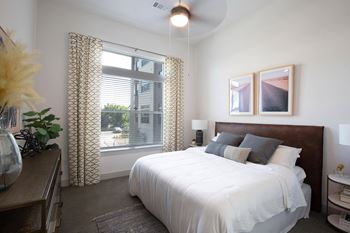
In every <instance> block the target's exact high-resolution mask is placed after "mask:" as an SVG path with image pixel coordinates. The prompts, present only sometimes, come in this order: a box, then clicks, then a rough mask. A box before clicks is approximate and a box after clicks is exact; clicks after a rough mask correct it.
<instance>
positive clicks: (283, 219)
mask: <svg viewBox="0 0 350 233" xmlns="http://www.w3.org/2000/svg"><path fill="white" fill-rule="evenodd" d="M215 131H216V132H223V131H225V132H233V133H239V134H245V133H251V134H255V135H258V136H264V137H272V138H278V139H281V140H283V141H284V144H285V145H288V146H293V147H301V148H303V151H302V154H301V158H300V159H299V161H298V165H299V166H300V167H302V168H303V169H304V170H305V172H306V174H307V178H306V180H305V184H303V185H300V184H299V183H298V181H297V180H296V178H295V176H293V175H291V171H290V170H289V169H286V168H283V167H281V166H274V165H265V166H263V165H256V164H252V163H249V164H240V163H235V162H228V161H227V160H226V159H225V158H222V157H218V156H215V155H211V154H207V153H204V152H203V151H201V150H200V149H199V148H191V149H188V150H185V151H182V152H171V153H163V154H154V155H150V156H146V157H143V158H141V159H139V160H138V161H137V162H136V163H135V165H134V167H133V168H132V171H131V173H130V180H129V181H130V182H129V183H130V193H131V194H132V195H135V196H138V197H139V198H140V199H141V200H142V202H143V204H144V205H145V207H146V208H147V209H148V210H149V211H150V212H151V213H152V214H153V215H155V216H156V217H157V218H158V219H159V220H161V221H162V222H163V223H164V225H165V226H166V227H167V228H168V230H169V231H170V232H171V233H175V232H179V233H183V232H188V233H190V232H197V233H202V232H213V233H214V232H217V233H219V232H220V233H225V232H227V233H235V232H251V233H255V232H259V233H264V232H266V233H267V232H269V233H273V232H276V233H277V232H288V231H289V230H290V229H291V228H292V227H293V226H294V225H295V223H296V222H297V220H298V219H300V218H303V217H307V215H308V211H309V209H310V207H311V209H312V210H315V211H319V210H320V207H321V179H322V158H323V127H318V126H288V125H263V124H242V123H223V122H217V123H216V125H215ZM311 190H312V192H311ZM310 199H311V201H310Z"/></svg>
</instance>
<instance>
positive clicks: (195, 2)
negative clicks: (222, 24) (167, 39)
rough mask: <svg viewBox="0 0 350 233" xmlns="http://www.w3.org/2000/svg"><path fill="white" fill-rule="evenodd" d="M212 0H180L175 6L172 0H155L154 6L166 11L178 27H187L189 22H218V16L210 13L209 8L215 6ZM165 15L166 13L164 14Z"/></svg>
mask: <svg viewBox="0 0 350 233" xmlns="http://www.w3.org/2000/svg"><path fill="white" fill-rule="evenodd" d="M211 1H212V0H206V1H203V0H186V2H185V3H184V2H183V1H181V0H179V1H178V2H177V3H176V5H175V6H174V5H173V4H174V3H173V1H170V0H155V1H154V2H153V7H155V8H158V9H160V10H162V11H163V12H164V13H166V18H167V20H169V19H170V22H171V24H172V25H173V26H175V27H177V28H181V27H185V26H186V25H187V24H188V23H189V22H190V23H191V25H192V26H193V25H201V26H204V27H205V26H210V25H213V24H216V21H217V20H216V16H213V14H212V13H209V14H208V9H210V7H212V6H213V3H211ZM164 16H165V15H164Z"/></svg>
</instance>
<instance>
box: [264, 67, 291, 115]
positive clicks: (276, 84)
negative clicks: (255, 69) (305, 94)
mask: <svg viewBox="0 0 350 233" xmlns="http://www.w3.org/2000/svg"><path fill="white" fill-rule="evenodd" d="M293 83H294V65H290V66H284V67H279V68H274V69H269V70H264V71H261V72H260V73H259V114H261V115H292V110H293Z"/></svg>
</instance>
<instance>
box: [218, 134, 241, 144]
mask: <svg viewBox="0 0 350 233" xmlns="http://www.w3.org/2000/svg"><path fill="white" fill-rule="evenodd" d="M242 140H243V137H242V136H241V135H239V134H233V133H228V132H222V133H221V134H220V135H219V137H218V139H217V140H216V142H218V143H221V144H225V145H230V146H238V145H239V144H240V143H241V142H242Z"/></svg>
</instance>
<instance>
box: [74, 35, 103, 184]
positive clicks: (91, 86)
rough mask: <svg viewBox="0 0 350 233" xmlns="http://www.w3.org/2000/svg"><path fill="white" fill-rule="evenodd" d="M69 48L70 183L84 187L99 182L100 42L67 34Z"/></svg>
mask: <svg viewBox="0 0 350 233" xmlns="http://www.w3.org/2000/svg"><path fill="white" fill-rule="evenodd" d="M69 44H70V47H69V72H68V79H69V80H68V156H69V182H70V184H71V185H75V186H84V185H89V184H96V183H98V182H99V181H100V130H101V128H100V124H101V112H100V86H101V75H102V64H101V55H102V41H101V40H99V39H96V38H92V37H88V36H84V35H80V34H77V33H69Z"/></svg>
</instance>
